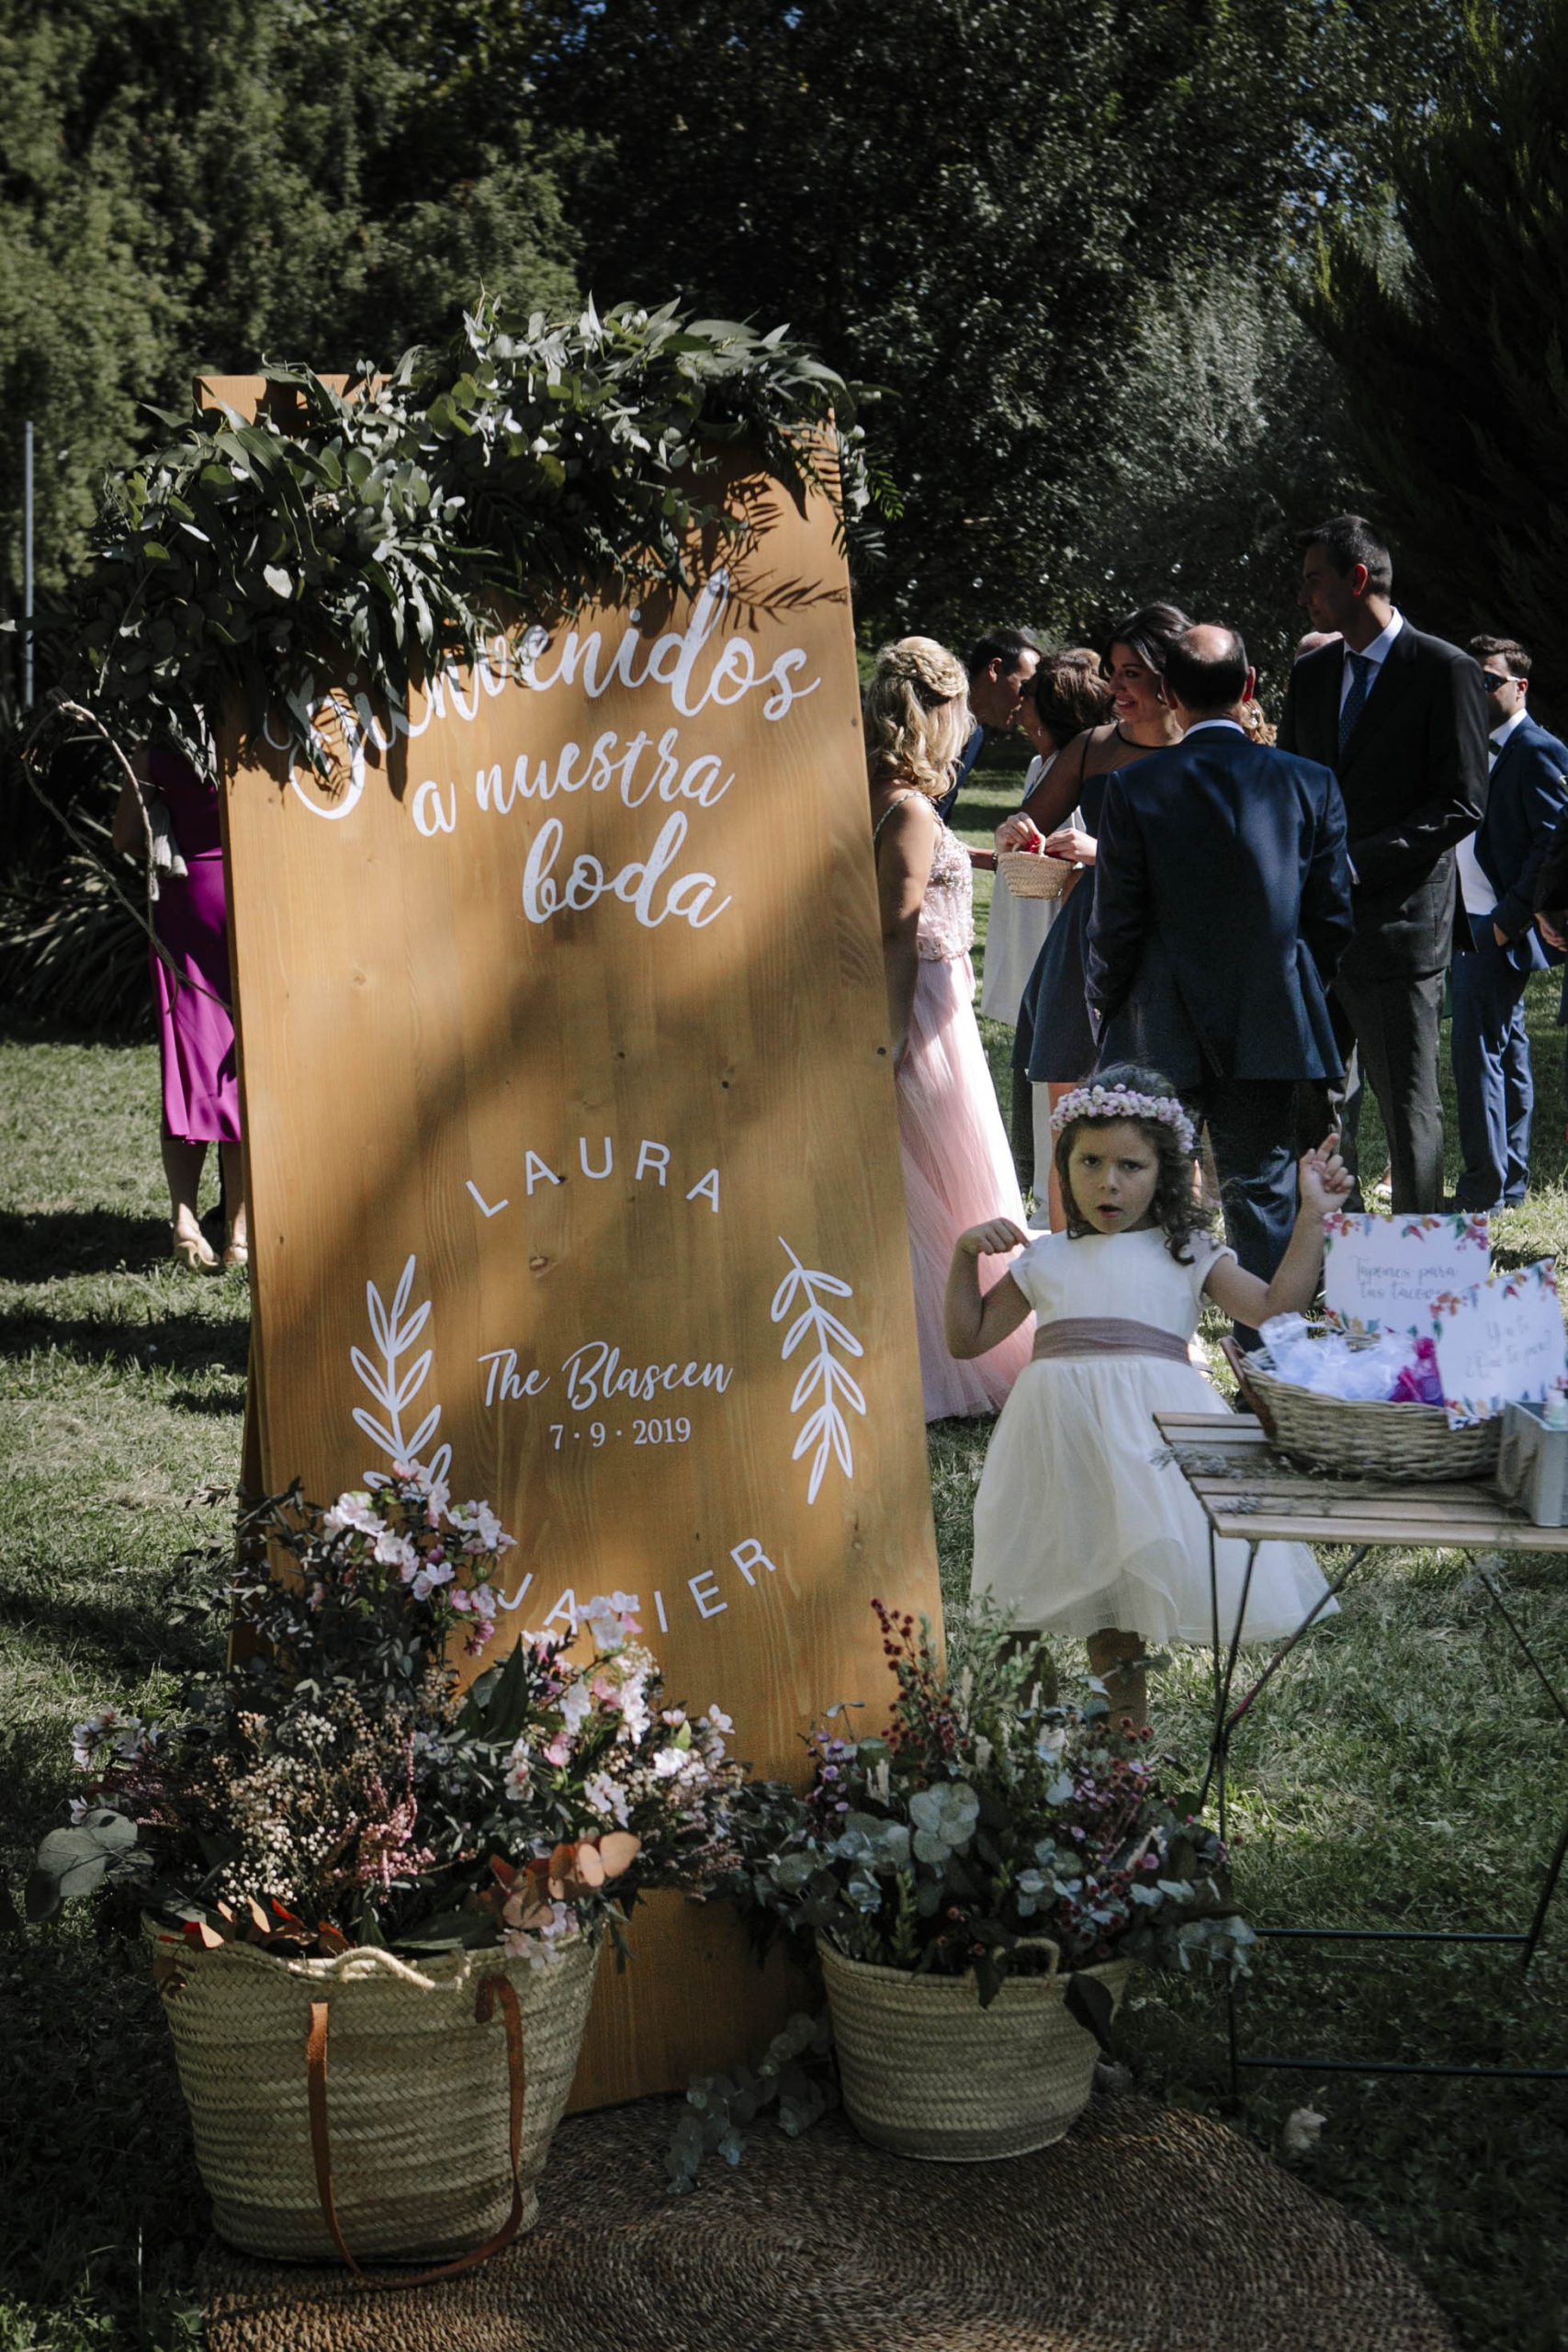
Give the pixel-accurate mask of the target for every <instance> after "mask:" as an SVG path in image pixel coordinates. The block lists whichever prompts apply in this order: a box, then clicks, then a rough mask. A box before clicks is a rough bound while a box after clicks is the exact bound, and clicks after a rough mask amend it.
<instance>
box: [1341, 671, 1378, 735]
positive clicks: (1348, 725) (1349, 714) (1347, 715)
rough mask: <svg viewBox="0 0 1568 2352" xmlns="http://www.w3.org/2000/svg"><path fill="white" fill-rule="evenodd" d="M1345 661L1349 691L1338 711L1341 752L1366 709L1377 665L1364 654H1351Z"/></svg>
mask: <svg viewBox="0 0 1568 2352" xmlns="http://www.w3.org/2000/svg"><path fill="white" fill-rule="evenodd" d="M1347 659H1348V662H1349V664H1350V691H1349V693H1348V695H1346V697H1345V700H1344V702H1343V703H1342V704H1341V706H1340V710H1339V748H1340V750H1341V751H1343V750H1344V749H1345V746H1346V744H1347V743H1348V741H1350V736H1351V732H1352V730H1353V729H1354V728H1355V724H1356V721H1357V719H1358V718H1359V717H1360V716H1361V713H1362V711H1363V710H1364V709H1365V708H1366V704H1367V696H1368V695H1369V694H1370V693H1371V684H1372V673H1373V671H1374V670H1375V669H1376V668H1377V663H1376V662H1374V661H1372V660H1371V656H1370V655H1368V654H1365V653H1351V654H1349V655H1348V656H1347Z"/></svg>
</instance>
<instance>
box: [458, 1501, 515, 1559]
mask: <svg viewBox="0 0 1568 2352" xmlns="http://www.w3.org/2000/svg"><path fill="white" fill-rule="evenodd" d="M450 1516H451V1521H452V1524H453V1526H454V1527H455V1528H457V1531H458V1532H459V1533H460V1534H463V1535H466V1536H467V1537H468V1550H469V1551H470V1552H503V1551H505V1550H506V1549H507V1547H508V1546H509V1544H511V1542H512V1538H511V1536H510V1535H508V1534H507V1533H506V1532H504V1530H503V1529H502V1524H501V1521H500V1520H499V1519H497V1517H496V1515H495V1513H494V1511H492V1510H491V1507H490V1505H489V1503H475V1502H467V1503H464V1504H463V1505H462V1506H461V1507H460V1509H458V1510H455V1511H453V1512H452V1513H451V1514H450Z"/></svg>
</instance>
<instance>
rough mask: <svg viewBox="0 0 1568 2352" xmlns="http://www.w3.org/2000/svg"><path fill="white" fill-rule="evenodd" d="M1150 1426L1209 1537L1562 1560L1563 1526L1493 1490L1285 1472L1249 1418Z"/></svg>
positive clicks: (1474, 1483) (1158, 1421) (1477, 1484)
mask: <svg viewBox="0 0 1568 2352" xmlns="http://www.w3.org/2000/svg"><path fill="white" fill-rule="evenodd" d="M1154 1418H1155V1426H1156V1429H1157V1430H1159V1433H1160V1435H1161V1437H1162V1438H1163V1439H1164V1440H1165V1442H1166V1443H1167V1445H1168V1446H1169V1447H1170V1448H1171V1449H1172V1451H1173V1452H1174V1453H1175V1454H1176V1457H1177V1461H1178V1464H1179V1468H1180V1470H1181V1474H1182V1476H1183V1477H1184V1478H1185V1479H1186V1480H1187V1483H1188V1485H1189V1486H1190V1487H1191V1489H1192V1491H1193V1493H1194V1494H1195V1495H1196V1496H1197V1498H1198V1500H1199V1501H1200V1502H1201V1505H1202V1506H1203V1510H1204V1512H1205V1515H1206V1516H1207V1518H1208V1520H1209V1522H1210V1524H1211V1526H1212V1527H1213V1530H1214V1532H1215V1533H1216V1534H1217V1535H1230V1536H1235V1538H1236V1539H1237V1540H1238V1542H1240V1543H1243V1544H1258V1543H1261V1542H1262V1541H1263V1540H1264V1539H1265V1538H1268V1537H1271V1536H1281V1537H1285V1538H1287V1539H1294V1540H1295V1541H1297V1542H1301V1543H1307V1544H1422V1545H1426V1546H1428V1547H1431V1548H1434V1549H1438V1550H1444V1551H1451V1552H1558V1553H1564V1554H1568V1527H1537V1526H1536V1524H1535V1522H1534V1521H1532V1520H1530V1519H1529V1518H1527V1517H1526V1515H1525V1513H1524V1512H1523V1511H1522V1510H1518V1509H1517V1506H1516V1505H1515V1504H1513V1503H1510V1502H1508V1501H1506V1499H1505V1498H1504V1497H1503V1496H1502V1495H1501V1494H1499V1492H1498V1491H1497V1489H1496V1487H1494V1486H1491V1485H1489V1484H1485V1483H1483V1482H1482V1481H1480V1480H1469V1479H1455V1480H1452V1481H1450V1482H1445V1481H1443V1480H1440V1479H1433V1480H1428V1481H1426V1482H1424V1483H1422V1484H1419V1485H1411V1486H1402V1485H1399V1484H1398V1483H1396V1482H1395V1481H1394V1480H1393V1479H1388V1478H1372V1477H1359V1478H1332V1477H1329V1476H1326V1475H1325V1474H1324V1473H1314V1472H1312V1471H1303V1470H1292V1469H1291V1468H1290V1466H1289V1465H1288V1464H1286V1463H1285V1462H1284V1461H1282V1460H1281V1459H1280V1456H1279V1455H1278V1454H1276V1453H1271V1452H1270V1451H1269V1442H1268V1440H1267V1439H1266V1438H1265V1436H1264V1434H1263V1430H1262V1428H1261V1426H1260V1424H1259V1423H1258V1420H1257V1419H1256V1418H1255V1417H1254V1416H1253V1415H1252V1414H1250V1413H1156V1415H1155V1417H1154Z"/></svg>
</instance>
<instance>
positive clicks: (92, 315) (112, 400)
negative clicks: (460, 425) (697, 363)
mask: <svg viewBox="0 0 1568 2352" xmlns="http://www.w3.org/2000/svg"><path fill="white" fill-rule="evenodd" d="M514 14H515V12H513V11H511V10H508V9H507V8H506V7H504V6H498V7H495V8H493V9H491V8H479V7H474V6H464V5H461V0H458V4H457V5H454V6H438V5H436V0H72V5H71V6H70V7H68V8H61V7H57V6H52V5H51V0H10V5H8V6H6V8H5V9H4V10H3V11H0V124H3V128H4V136H3V137H0V159H3V160H0V414H3V415H4V417H5V419H6V426H5V433H4V438H3V441H0V560H3V563H4V569H5V572H6V575H7V577H6V594H5V603H6V608H7V610H8V611H10V612H15V611H16V610H17V605H18V603H19V596H18V593H17V591H18V586H19V575H20V568H21V550H20V540H19V526H20V507H21V490H20V471H21V427H22V424H23V421H24V420H25V419H28V418H31V419H32V420H33V421H34V423H35V424H36V426H37V430H38V445H37V481H38V502H39V519H38V548H39V566H40V571H41V572H42V574H43V576H44V577H45V578H46V579H48V578H51V577H57V576H58V574H59V572H60V570H61V568H62V564H63V563H64V562H65V561H67V560H69V559H70V557H71V556H72V555H73V551H74V550H75V549H76V548H78V547H79V546H80V543H81V535H82V534H83V532H84V531H85V528H86V526H88V524H89V523H90V522H91V520H92V517H93V514H94V511H95V509H96V503H97V494H98V489H99V483H100V480H101V476H102V474H103V471H104V469H105V468H106V467H107V466H109V465H111V464H118V463H120V462H123V461H124V460H125V458H128V457H129V456H130V454H131V452H132V450H133V449H134V448H135V447H136V445H137V443H138V441H139V440H141V439H143V438H145V430H144V425H143V420H142V416H141V409H142V404H143V403H145V402H147V401H156V400H163V401H175V402H183V399H184V397H185V394H186V389H187V387H188V383H189V379H190V378H191V377H192V375H193V374H195V373H197V371H199V370H203V369H211V370H218V371H227V372H251V371H253V370H254V368H256V366H257V364H258V363H259V361H260V360H261V359H262V357H263V356H264V355H267V356H279V357H285V356H286V357H288V358H291V359H304V360H307V361H309V362H310V364H311V365H313V366H314V367H316V368H321V369H323V370H329V369H333V368H340V369H341V368H346V367H348V366H350V365H351V364H352V362H353V361H354V360H355V357H356V356H359V355H360V354H361V353H367V354H369V355H370V356H377V357H383V356H392V355H394V354H395V353H396V352H397V351H399V350H400V349H401V348H402V347H403V346H404V345H408V344H410V343H412V342H415V341H420V340H424V339H427V338H434V337H436V336H439V335H444V334H446V333H447V332H448V331H449V330H450V329H451V328H452V327H453V326H455V325H456V324H457V316H458V312H459V311H460V310H461V308H462V306H463V305H464V304H465V303H470V304H471V303H472V302H473V300H475V298H476V297H477V295H478V293H479V289H480V288H481V286H483V287H485V288H488V290H489V291H490V292H491V294H494V295H497V296H499V297H501V298H502V299H505V300H509V301H511V302H513V304H521V305H524V306H526V305H528V304H531V303H541V302H543V303H551V304H554V303H558V302H561V301H563V300H565V301H570V300H571V299H572V298H573V295H574V290H575V289H574V284H573V276H572V268H571V261H572V251H573V246H572V238H571V235H570V232H569V230H568V228H567V225H566V222H565V220H564V217H563V214H562V211H561V208H560V202H559V197H558V188H557V185H556V181H555V178H554V176H553V173H552V170H551V160H550V142H549V141H544V142H541V141H539V140H538V139H537V138H536V131H535V126H534V119H533V113H534V110H533V107H532V105H531V103H530V100H529V96H528V89H527V85H526V81H525V77H524V75H523V74H522V73H521V71H520V69H519V68H518V67H517V65H516V61H515V60H514V59H509V61H508V62H507V68H506V71H505V72H504V73H503V72H502V71H500V70H497V67H498V61H497V60H496V58H495V57H494V55H493V54H492V51H493V47H494V40H495V37H496V34H495V28H497V27H499V28H501V30H502V32H503V33H507V34H508V38H514V37H515V33H516V26H515V23H514V21H513V19H514ZM508 28H510V32H508Z"/></svg>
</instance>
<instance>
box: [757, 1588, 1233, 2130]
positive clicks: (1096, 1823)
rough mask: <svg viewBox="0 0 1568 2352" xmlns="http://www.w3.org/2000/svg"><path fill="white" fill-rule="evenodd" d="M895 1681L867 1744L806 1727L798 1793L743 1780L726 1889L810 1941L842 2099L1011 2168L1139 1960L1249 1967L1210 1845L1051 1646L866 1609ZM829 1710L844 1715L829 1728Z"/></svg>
mask: <svg viewBox="0 0 1568 2352" xmlns="http://www.w3.org/2000/svg"><path fill="white" fill-rule="evenodd" d="M873 1605H874V1608H875V1609H876V1611H877V1614H878V1616H879V1618H880V1620H881V1623H882V1628H883V1633H884V1636H885V1642H884V1646H885V1649H886V1655H887V1658H888V1661H889V1664H890V1666H891V1668H892V1671H893V1675H894V1678H895V1681H896V1683H897V1698H896V1700H895V1702H894V1706H893V1713H892V1719H891V1721H890V1723H889V1724H888V1726H887V1729H886V1732H884V1733H883V1734H881V1735H880V1736H875V1737H872V1738H866V1739H860V1740H851V1739H846V1738H843V1737H841V1736H839V1735H838V1734H837V1733H835V1732H834V1731H832V1730H831V1729H830V1728H829V1727H828V1726H824V1727H823V1728H821V1729H819V1730H818V1732H817V1733H816V1734H815V1736H814V1738H813V1742H812V1746H813V1750H814V1766H815V1769H814V1771H813V1776H812V1780H811V1783H810V1786H809V1788H808V1789H807V1792H806V1794H805V1796H804V1797H803V1798H802V1797H796V1796H795V1795H794V1794H793V1793H792V1792H791V1791H790V1790H788V1789H787V1788H784V1787H783V1786H781V1785H780V1784H778V1783H773V1782H761V1781H759V1782H753V1783H751V1784H750V1785H749V1786H748V1787H747V1788H746V1789H744V1790H743V1791H742V1792H741V1793H740V1795H739V1798H738V1800H737V1804H736V1808H735V1812H734V1815H733V1816H732V1826H733V1830H734V1834H735V1837H736V1841H737V1845H738V1848H739V1850H740V1851H741V1853H742V1855H743V1857H744V1866H743V1870H742V1871H741V1873H740V1874H739V1878H738V1881H737V1883H736V1890H735V1891H736V1892H737V1893H738V1894H739V1896H740V1898H741V1900H742V1902H743V1903H745V1904H746V1905H749V1906H750V1909H751V1910H752V1912H753V1914H754V1915H755V1916H757V1917H759V1920H760V1923H761V1925H762V1927H763V1928H764V1929H765V1928H768V1927H770V1926H772V1925H774V1924H776V1923H780V1922H782V1923H783V1924H784V1927H785V1928H788V1929H790V1930H794V1931H797V1932H805V1933H809V1934H810V1935H812V1936H813V1937H814V1938H815V1940H816V1948H817V1952H818V1958H819V1960H820V1962H821V1965H822V1973H823V1976H824V1978H825V1980H826V1984H827V1990H828V2002H829V2008H830V2010H831V2012H832V2020H833V2036H834V2041H835V2043H836V2046H837V2050H838V2057H839V2072H840V2084H841V2087H842V2091H843V2098H844V2106H845V2108H846V2109H847V2111H848V2113H849V2115H850V2118H851V2120H852V2122H853V2123H854V2124H855V2125H856V2126H857V2128H858V2129H859V2130H860V2131H863V2133H864V2134H865V2136H866V2137H867V2138H868V2139H871V2140H874V2141H876V2142H878V2143H880V2144H881V2145H882V2146H884V2147H886V2148H891V2149H893V2150H895V2151H896V2152H897V2153H898V2154H903V2155H913V2156H927V2157H932V2158H938V2159H942V2160H945V2161H948V2162H953V2161H964V2160H976V2159H980V2158H985V2157H994V2156H1007V2155H1019V2154H1023V2153H1024V2152H1025V2151H1026V2150H1028V2149H1031V2148H1038V2147H1043V2146H1044V2145H1045V2144H1046V2143H1048V2142H1050V2141H1052V2140H1055V2139H1059V2138H1060V2137H1061V2135H1062V2133H1063V2132H1064V2131H1066V2130H1067V2129H1068V2127H1069V2125H1070V2124H1071V2123H1072V2122H1073V2120H1074V2119H1075V2117H1077V2115H1078V2114H1079V2113H1080V2112H1081V2110H1082V2109H1083V2108H1084V2106H1085V2105H1086V2103H1087V2101H1088V2098H1089V2091H1090V2087H1091V2086H1092V2082H1093V2075H1094V2067H1095V2062H1096V2057H1097V2054H1098V2051H1099V2048H1100V2043H1101V2042H1102V2041H1103V2039H1104V2035H1105V2031H1106V2029H1107V2027H1108V2026H1109V2023H1110V2020H1111V2015H1112V2012H1113V2010H1114V2008H1115V2006H1116V2003H1117V2002H1118V2001H1119V1999H1120V1998H1121V1996H1122V1988H1123V1986H1124V1985H1125V1982H1126V1979H1127V1976H1128V1973H1129V1971H1130V1968H1131V1965H1132V1964H1133V1963H1134V1962H1139V1961H1144V1962H1156V1963H1159V1962H1175V1963H1176V1964H1178V1965H1179V1966H1181V1967H1183V1968H1185V1967H1188V1966H1190V1963H1191V1962H1192V1960H1193V1959H1194V1958H1195V1957H1202V1958H1205V1959H1207V1960H1208V1961H1209V1962H1213V1963H1214V1964H1217V1965H1219V1966H1223V1967H1228V1968H1230V1969H1232V1970H1238V1971H1239V1970H1245V1968H1246V1965H1247V1946H1248V1944H1249V1943H1250V1942H1251V1941H1252V1932H1251V1930H1250V1929H1249V1928H1247V1926H1246V1925H1245V1924H1244V1922H1243V1921H1242V1920H1241V1919H1240V1918H1239V1917H1237V1916H1236V1910H1235V1903H1234V1901H1233V1900H1232V1897H1231V1893H1230V1887H1229V1883H1228V1879H1227V1875H1226V1867H1225V1854H1224V1848H1223V1847H1222V1845H1221V1844H1220V1841H1219V1839H1218V1838H1216V1837H1215V1836H1214V1835H1213V1832H1212V1831H1211V1830H1209V1829H1207V1828H1206V1827H1204V1826H1203V1825H1202V1824H1201V1822H1199V1821H1197V1820H1195V1819H1193V1818H1191V1817H1190V1816H1189V1815H1185V1814H1184V1813H1183V1812H1182V1811H1181V1810H1180V1809H1179V1807H1178V1806H1177V1805H1175V1804H1172V1802H1171V1801H1170V1800H1169V1798H1168V1796H1167V1795H1166V1794H1165V1792H1164V1791H1163V1790H1162V1788H1161V1786H1160V1782H1159V1777H1158V1770H1157V1765H1156V1758H1155V1757H1154V1756H1153V1755H1152V1754H1151V1752H1150V1748H1149V1737H1150V1735H1149V1733H1148V1732H1147V1730H1146V1729H1145V1730H1144V1731H1142V1732H1133V1731H1130V1730H1127V1729H1124V1728H1118V1727H1117V1726H1116V1725H1114V1724H1112V1722H1111V1713H1110V1709H1109V1708H1108V1707H1107V1705H1106V1702H1105V1701H1104V1699H1103V1697H1100V1696H1096V1695H1091V1696H1090V1697H1089V1700H1088V1702H1087V1703H1086V1704H1085V1705H1084V1706H1083V1707H1082V1708H1081V1709H1080V1708H1077V1707H1069V1706H1061V1705H1058V1704H1056V1703H1055V1689H1054V1685H1055V1677H1054V1674H1053V1673H1052V1671H1051V1666H1050V1659H1049V1654H1048V1652H1046V1651H1045V1650H1043V1648H1042V1647H1040V1646H1039V1645H1038V1644H1037V1643H1035V1642H1032V1640H1031V1639H1030V1637H1028V1636H1027V1635H1025V1636H1016V1635H1014V1634H1012V1632H1011V1630H1010V1626H1009V1624H1008V1622H1007V1620H1006V1619H1005V1618H1004V1617H1002V1616H1000V1615H998V1613H997V1612H995V1611H993V1610H991V1609H990V1608H988V1607H982V1608H980V1609H978V1610H976V1612H975V1613H974V1614H973V1615H972V1616H971V1617H970V1618H969V1619H968V1620H966V1621H964V1620H960V1621H958V1622H957V1623H955V1624H953V1626H952V1627H951V1628H950V1638H949V1646H948V1653H947V1657H946V1659H945V1661H944V1660H943V1658H942V1657H941V1655H940V1654H939V1652H938V1650H937V1647H936V1644H935V1640H934V1638H933V1635H932V1633H931V1626H930V1625H929V1623H927V1622H926V1621H925V1620H924V1619H922V1620H921V1621H920V1623H919V1627H917V1625H916V1623H915V1620H914V1619H913V1618H912V1617H908V1616H895V1615H894V1614H892V1613H891V1612H890V1611H887V1610H886V1609H885V1608H883V1606H882V1604H881V1603H880V1602H876V1603H874V1604H873ZM838 1712H839V1711H837V1710H835V1711H834V1713H835V1714H836V1713H838Z"/></svg>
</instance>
